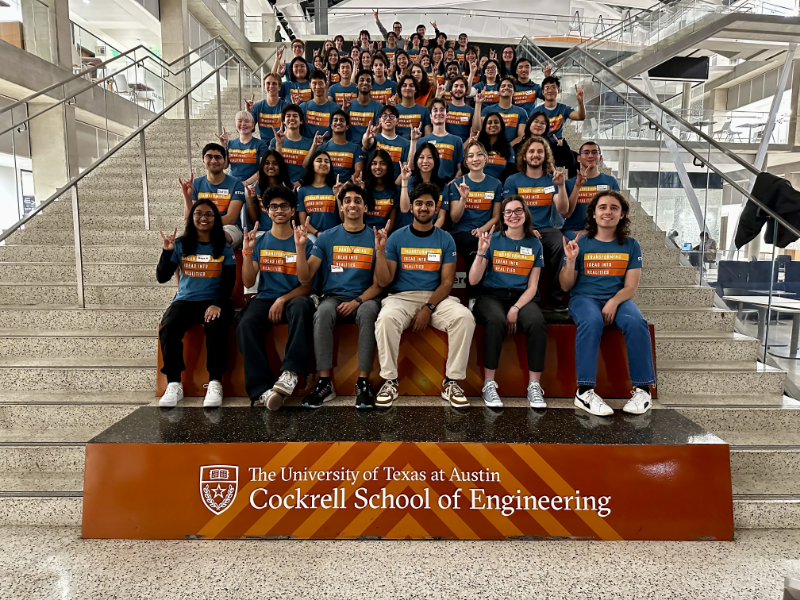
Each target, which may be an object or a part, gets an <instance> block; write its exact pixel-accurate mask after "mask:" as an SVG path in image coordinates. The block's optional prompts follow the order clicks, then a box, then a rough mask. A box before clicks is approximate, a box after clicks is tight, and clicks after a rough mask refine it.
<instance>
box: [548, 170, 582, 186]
mask: <svg viewBox="0 0 800 600" xmlns="http://www.w3.org/2000/svg"><path fill="white" fill-rule="evenodd" d="M587 179H588V177H586V171H584V170H583V169H580V170H578V175H577V176H576V177H575V187H576V188H578V189H581V186H582V185H583V184H584V183H586V180H587ZM553 181H555V180H553Z"/></svg>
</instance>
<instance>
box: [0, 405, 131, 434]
mask: <svg viewBox="0 0 800 600" xmlns="http://www.w3.org/2000/svg"><path fill="white" fill-rule="evenodd" d="M136 408H137V407H135V406H102V405H91V406H70V405H15V406H0V429H11V428H14V429H46V428H49V427H53V428H64V429H69V428H76V427H91V428H98V429H105V428H107V427H110V426H111V425H113V424H114V423H116V422H117V421H119V420H120V419H124V418H125V417H126V416H128V415H129V414H130V413H132V412H133V411H134V410H136Z"/></svg>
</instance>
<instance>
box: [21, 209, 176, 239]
mask: <svg viewBox="0 0 800 600" xmlns="http://www.w3.org/2000/svg"><path fill="white" fill-rule="evenodd" d="M144 223H145V221H144V213H142V214H141V215H130V214H129V215H128V216H125V217H118V216H109V215H81V236H83V233H84V232H86V233H88V232H90V231H97V230H105V231H109V232H117V231H120V230H123V231H137V230H144ZM28 227H29V228H30V229H58V230H60V229H65V228H69V227H72V215H71V213H70V214H65V215H63V216H56V215H53V216H49V215H46V216H43V218H41V219H34V220H33V221H32V222H31V223H30V224H29V226H28ZM174 227H177V228H178V229H179V230H181V231H182V230H183V228H184V227H185V221H184V220H183V214H182V213H180V214H175V215H172V216H160V215H156V216H153V215H151V216H150V230H151V231H155V233H156V235H158V231H159V230H164V229H173V228H174Z"/></svg>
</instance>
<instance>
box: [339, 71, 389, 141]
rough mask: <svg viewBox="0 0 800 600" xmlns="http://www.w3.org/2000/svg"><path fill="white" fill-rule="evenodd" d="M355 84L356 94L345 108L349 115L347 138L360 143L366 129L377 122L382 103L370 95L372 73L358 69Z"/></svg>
mask: <svg viewBox="0 0 800 600" xmlns="http://www.w3.org/2000/svg"><path fill="white" fill-rule="evenodd" d="M356 86H357V87H358V96H357V97H356V99H355V100H352V101H351V102H350V106H349V107H348V108H347V109H346V110H347V116H348V117H350V131H349V132H348V134H347V139H349V140H350V141H351V142H355V143H356V144H360V143H361V142H362V138H363V137H364V134H365V133H366V132H367V130H368V129H369V128H370V127H371V126H373V125H375V124H377V123H378V119H379V118H380V112H381V110H382V109H383V104H381V103H380V102H376V101H375V100H373V99H372V98H371V97H370V92H371V91H372V73H370V72H369V71H359V73H358V75H357V76H356Z"/></svg>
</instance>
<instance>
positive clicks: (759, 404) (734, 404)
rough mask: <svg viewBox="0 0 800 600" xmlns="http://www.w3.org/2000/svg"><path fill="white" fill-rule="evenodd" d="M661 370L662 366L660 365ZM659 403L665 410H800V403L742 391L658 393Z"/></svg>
mask: <svg viewBox="0 0 800 600" xmlns="http://www.w3.org/2000/svg"><path fill="white" fill-rule="evenodd" d="M659 370H660V364H659ZM658 401H659V403H660V404H661V406H663V407H664V408H675V409H678V410H682V409H684V408H767V407H771V408H800V401H798V400H795V399H794V398H789V397H788V396H776V395H775V394H773V393H768V394H764V393H760V392H750V391H748V390H745V389H743V390H740V391H737V392H736V393H735V394H730V395H724V396H720V395H719V394H715V395H711V394H692V393H684V392H675V393H673V392H665V391H663V390H659V391H658Z"/></svg>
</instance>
